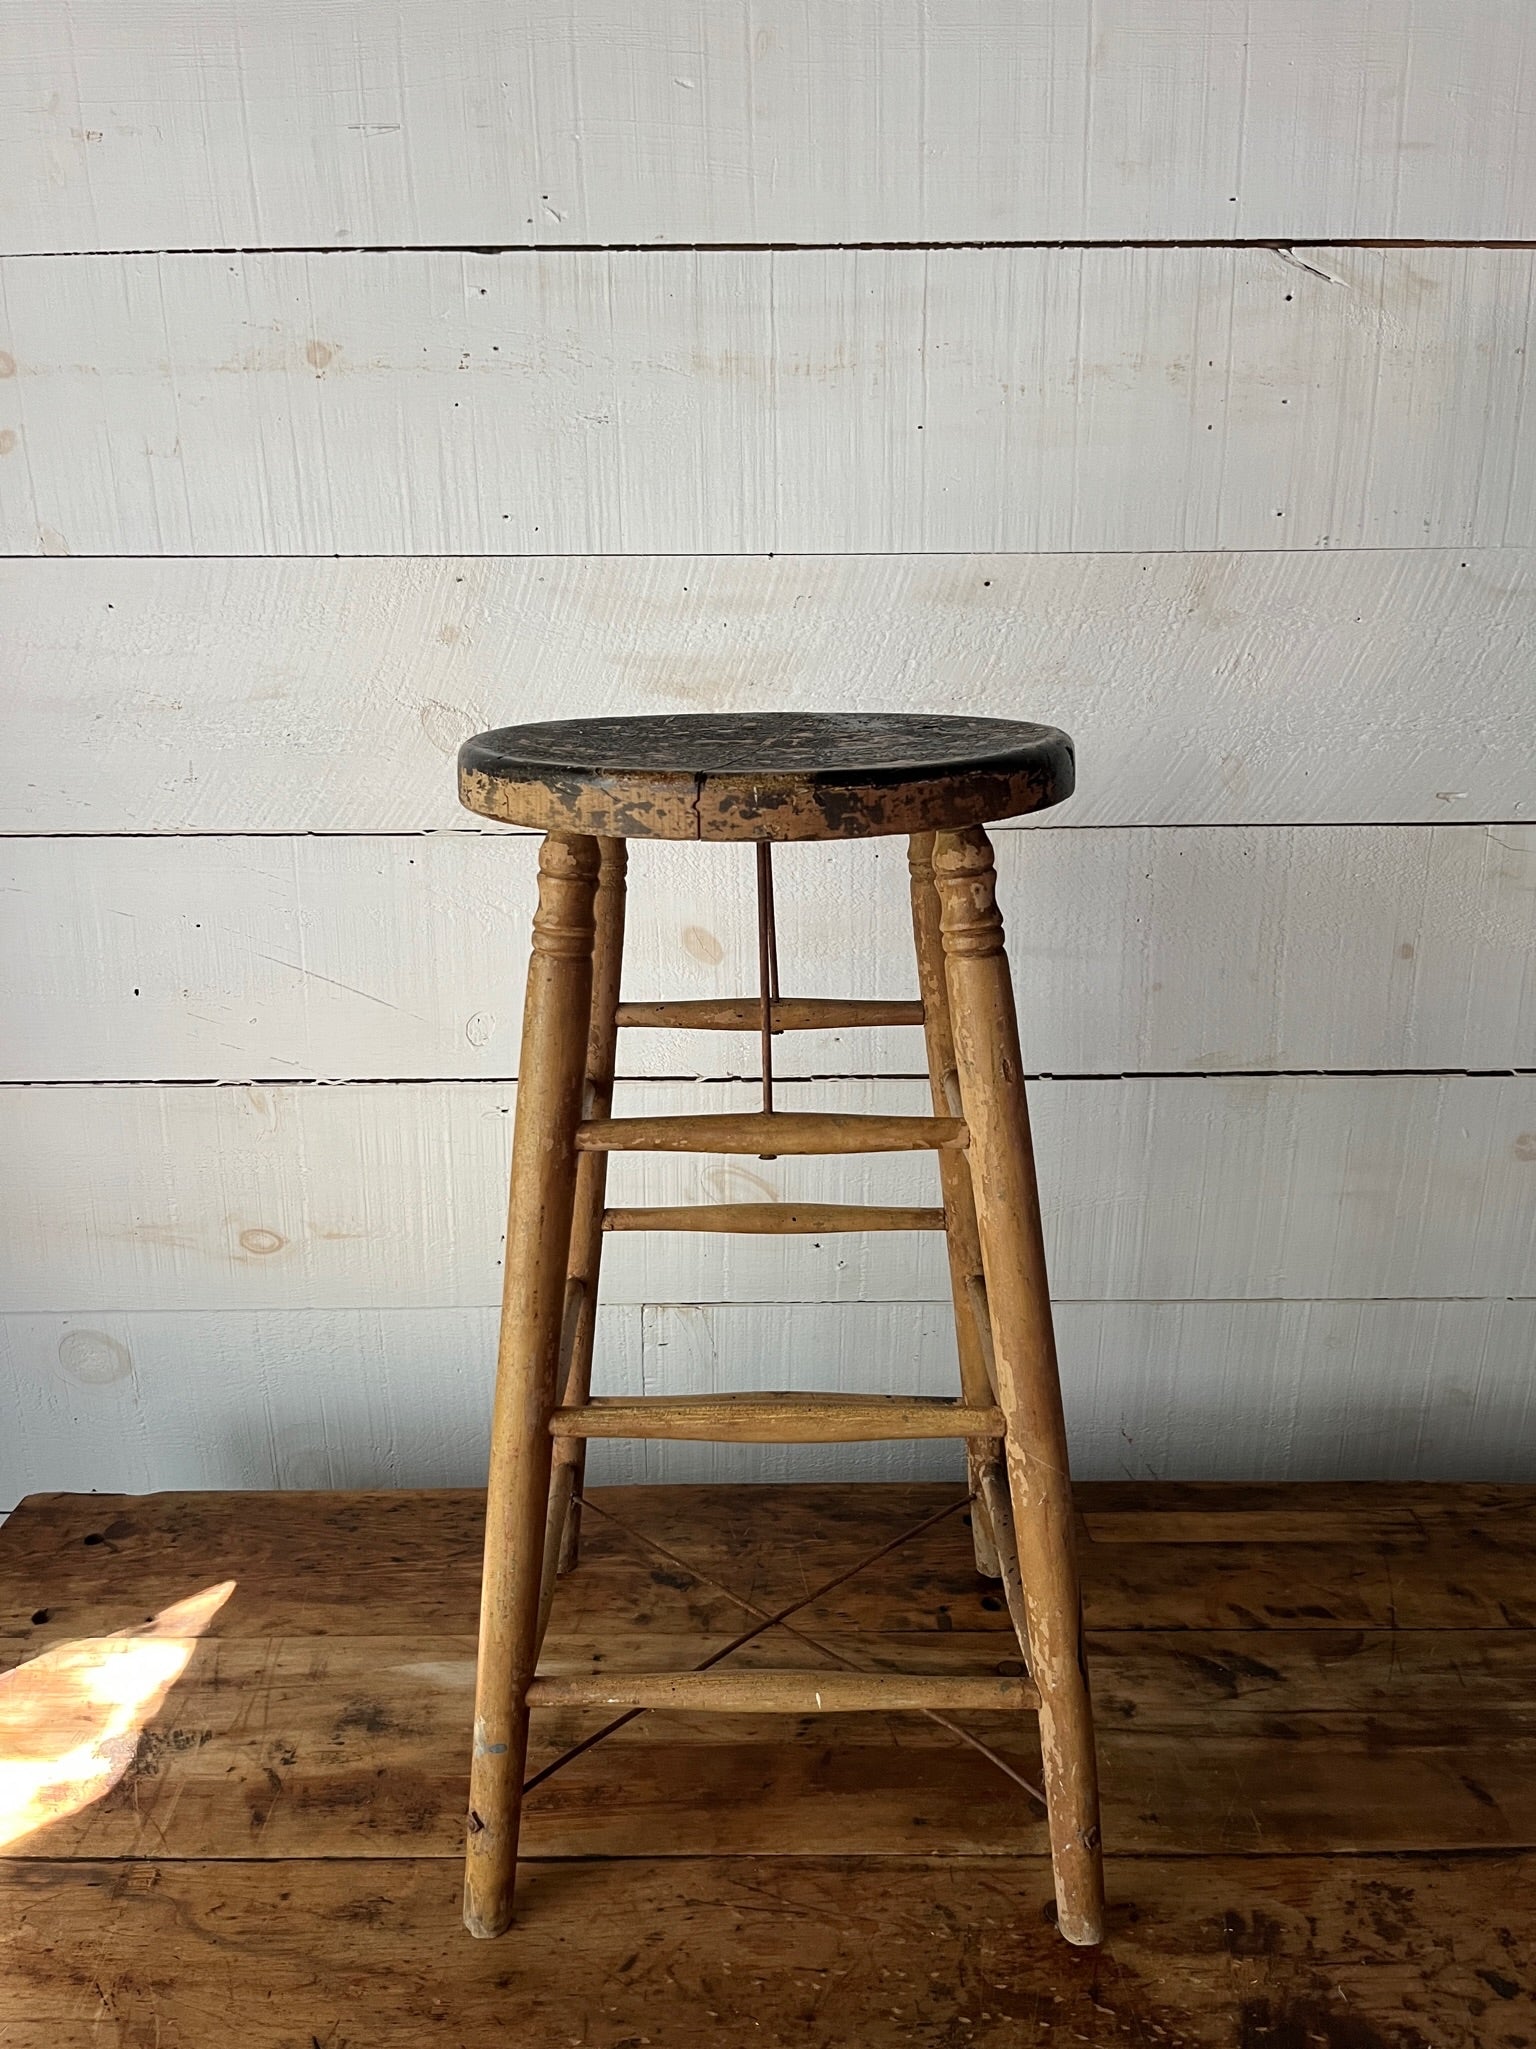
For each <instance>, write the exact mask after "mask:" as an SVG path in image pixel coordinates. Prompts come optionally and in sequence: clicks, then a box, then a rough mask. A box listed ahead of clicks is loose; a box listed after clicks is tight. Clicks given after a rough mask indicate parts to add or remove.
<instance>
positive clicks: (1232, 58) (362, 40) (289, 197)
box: [0, 0, 1536, 250]
mask: <svg viewBox="0 0 1536 2049" xmlns="http://www.w3.org/2000/svg"><path fill="white" fill-rule="evenodd" d="M1533 75H1536V43H1533V30H1532V23H1531V17H1530V13H1529V10H1528V9H1527V8H1526V7H1524V6H1523V5H1522V4H1521V0H1483V4H1478V5H1471V6H1469V5H1467V4H1466V0H1460V4H1457V0H1417V4H1413V0H1387V4H1381V0H1374V4H1370V0H1287V4H1286V5H1284V6H1271V7H1260V8H1251V7H1248V8H1244V7H1236V6H1233V5H1230V4H1228V0H1160V4H1159V5H1158V6H1157V7H1156V8H1148V7H1147V6H1146V5H1145V4H1141V0H1097V4H1094V5H1089V4H1088V0H980V4H968V5H961V4H959V0H928V4H924V5H922V6H917V5H910V4H901V5H892V4H890V0H837V4H836V5H834V6H823V7H818V6H809V7H807V6H803V5H795V4H792V0H751V4H746V0H709V4H708V5H707V6H699V5H697V4H694V0H644V4H639V5H637V4H635V0H581V4H579V5H576V4H565V5H561V6H555V7H549V6H543V7H535V6H533V5H531V4H529V0H514V4H498V5H495V6H488V5H474V6H470V5H457V6H450V7H443V6H434V5H432V4H430V0H401V4H396V5H393V6H390V7H387V8H386V7H380V6H377V5H371V4H367V0H326V4H325V5H324V6H322V7H315V6H312V5H306V4H304V0H262V5H261V7H260V9H259V11H256V12H253V11H252V10H251V9H250V8H249V7H245V6H242V5H240V4H239V0H200V4H199V5H198V6H197V7H196V8H195V9H193V10H189V9H188V8H187V7H186V6H185V5H184V4H178V0H52V4H41V0H33V4H30V5H26V6H21V7H15V8H13V9H12V10H11V11H10V19H9V21H8V26H7V51H6V61H5V67H4V70H3V71H0V136H3V137H4V138H5V147H4V149H3V151H0V185H3V189H4V190H5V192H6V225H5V246H6V247H7V248H10V249H42V250H56V249H99V248H109V249H115V248H165V247H185V246H196V247H202V246H210V245H212V246H220V247H222V246H227V245H234V246H237V247H250V246H253V245H257V244H261V243H267V244H273V243H275V244H278V245H280V246H285V245H290V244H304V243H308V244H314V243H321V244H331V243H349V242H350V243H387V242H397V243H398V242H406V243H428V242H453V243H463V242H468V243H504V242H516V243H522V242H688V241H727V242H739V241H777V242H783V241H815V242H824V241H834V242H835V241H888V240H919V241H927V240H954V239H967V238H976V237H1002V238H1014V239H1023V240H1060V239H1076V238H1089V239H1094V238H1104V239H1108V240H1121V239H1126V238H1132V239H1144V238H1148V237H1178V238H1185V237H1194V238H1204V237H1211V236H1217V237H1222V236H1233V235H1259V236H1272V235H1278V236H1283V237H1287V238H1294V237H1296V236H1298V235H1313V236H1323V235H1329V236H1342V237H1355V236H1358V237H1371V236H1410V237H1427V238H1431V239H1438V238H1445V239H1451V240H1477V239H1498V238H1504V237H1518V236H1522V235H1529V234H1531V233H1532V232H1536V201H1533V193H1536V153H1533V146H1532V137H1533V132H1536V109H1533V105H1532V98H1531V94H1532V85H1531V80H1532V77H1533Z"/></svg>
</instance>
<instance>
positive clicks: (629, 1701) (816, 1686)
mask: <svg viewBox="0 0 1536 2049" xmlns="http://www.w3.org/2000/svg"><path fill="white" fill-rule="evenodd" d="M1037 1698H1038V1697H1037V1695H1036V1693H1035V1689H1034V1687H1033V1686H1031V1685H1030V1684H1029V1682H1028V1680H1026V1679H1017V1678H999V1679H986V1678H981V1677H979V1676H973V1675H968V1674H965V1675H962V1674H957V1675H954V1676H946V1675H945V1674H942V1673H927V1672H918V1673H913V1672H839V1671H836V1670H834V1671H827V1670H825V1669H821V1670H812V1671H804V1672H796V1671H787V1670H783V1669H777V1670H773V1671H766V1672H728V1671H721V1672H625V1673H623V1674H622V1675H613V1676H605V1675H603V1674H601V1673H594V1674H591V1675H588V1676H585V1677H583V1676H579V1675H562V1676H557V1677H553V1678H549V1679H545V1678H542V1677H541V1678H538V1679H535V1680H534V1682H533V1684H532V1686H531V1687H530V1688H529V1689H528V1704H529V1706H530V1707H535V1708H676V1709H678V1710H679V1711H680V1712H682V1713H684V1714H689V1713H695V1714H698V1713H704V1714H716V1715H720V1714H736V1715H761V1714H769V1715H867V1714H890V1715H895V1714H910V1713H912V1712H914V1711H916V1712H919V1713H920V1712H922V1711H923V1710H925V1709H927V1708H955V1709H957V1710H958V1709H971V1710H977V1709H980V1710H982V1711H984V1712H985V1711H988V1710H993V1709H1000V1710H1002V1711H1003V1712H1005V1713H1007V1712H1012V1711H1017V1710H1021V1709H1024V1708H1032V1707H1034V1706H1036V1704H1037Z"/></svg>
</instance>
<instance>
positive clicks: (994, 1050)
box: [933, 827, 1104, 1943]
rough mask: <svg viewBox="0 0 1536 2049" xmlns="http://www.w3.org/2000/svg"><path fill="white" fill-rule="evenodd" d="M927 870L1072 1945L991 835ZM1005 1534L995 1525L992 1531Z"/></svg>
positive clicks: (1080, 1686) (1095, 1931)
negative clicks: (966, 1135)
mask: <svg viewBox="0 0 1536 2049" xmlns="http://www.w3.org/2000/svg"><path fill="white" fill-rule="evenodd" d="M933 871H934V882H935V886H936V888H937V891H938V896H939V902H940V906H941V926H942V932H943V941H944V967H945V979H946V983H947V986H948V992H949V1004H950V1024H951V1029H952V1031H953V1034H954V1050H955V1065H956V1071H957V1076H958V1082H959V1090H960V1099H961V1103H962V1105H963V1108H964V1112H965V1120H966V1125H967V1127H968V1129H969V1132H970V1141H971V1142H970V1150H969V1153H968V1160H969V1171H970V1174H971V1179H972V1183H973V1188H974V1195H975V1205H976V1226H977V1231H978V1234H979V1237H980V1244H981V1254H982V1259H983V1262H984V1265H985V1269H986V1286H987V1299H988V1303H989V1306H990V1315H991V1327H992V1354H993V1356H992V1366H993V1371H994V1373H995V1376H996V1381H997V1399H998V1405H999V1406H1000V1408H1001V1409H1002V1411H1003V1415H1004V1418H1005V1420H1006V1425H1007V1432H1006V1436H1005V1439H1004V1456H1005V1458H1006V1460H1007V1467H1008V1484H1009V1491H1010V1494H1011V1497H1012V1507H1013V1526H1014V1535H1015V1537H1016V1540H1017V1543H1018V1551H1019V1567H1020V1571H1021V1574H1022V1577H1023V1581H1024V1593H1025V1620H1026V1623H1027V1628H1028V1636H1029V1651H1030V1671H1031V1673H1032V1675H1033V1677H1034V1680H1035V1683H1036V1685H1037V1686H1038V1687H1039V1689H1040V1749H1041V1759H1042V1765H1043V1769H1044V1774H1045V1787H1046V1796H1047V1800H1048V1802H1049V1811H1050V1823H1051V1859H1052V1864H1053V1867H1054V1869H1055V1873H1056V1895H1057V1901H1058V1904H1059V1907H1060V1927H1061V1932H1062V1934H1063V1935H1064V1936H1065V1937H1066V1939H1067V1940H1068V1941H1069V1942H1077V1943H1094V1942H1098V1941H1099V1940H1100V1939H1101V1938H1102V1936H1103V1932H1104V1880H1103V1872H1102V1866H1101V1858H1100V1835H1099V1793H1098V1767H1097V1763H1096V1760H1095V1756H1094V1746H1093V1720H1092V1713H1091V1709H1090V1706H1089V1700H1088V1671H1087V1662H1086V1656H1085V1653H1084V1649H1083V1637H1082V1629H1083V1625H1082V1602H1081V1596H1080V1594H1079V1591H1078V1579H1077V1562H1076V1557H1075V1538H1074V1533H1073V1528H1072V1498H1071V1482H1070V1479H1069V1476H1068V1475H1069V1467H1068V1456H1067V1433H1066V1425H1065V1421H1064V1419H1063V1416H1062V1408H1061V1383H1060V1379H1059V1376H1058V1373H1057V1366H1056V1342H1055V1335H1054V1332H1053V1330H1052V1326H1051V1300H1050V1288H1049V1283H1048V1281H1047V1278H1046V1268H1045V1241H1044V1238H1043V1236H1042V1233H1041V1228H1040V1197H1039V1192H1038V1190H1037V1188H1036V1185H1035V1166H1034V1155H1033V1152H1032V1150H1031V1146H1030V1133H1029V1111H1028V1107H1027V1105H1026V1102H1025V1096H1024V1077H1023V1060H1022V1056H1021V1054H1020V1051H1019V1034H1018V1024H1017V1021H1016V1019H1015V1016H1014V1009H1013V987H1012V984H1011V982H1010V981H1009V979H1008V964H1007V961H1006V959H1005V958H1004V954H1003V923H1002V917H1001V915H1000V913H999V911H998V908H997V898H996V873H995V870H994V868H993V864H992V849H991V846H990V845H989V843H988V840H987V836H986V834H985V832H983V831H982V830H981V828H980V827H972V828H971V829H970V830H969V831H967V832H964V833H940V834H939V835H938V836H937V837H936V838H935V840H934V845H933ZM1001 1535H1002V1533H1001V1532H1000V1531H998V1530H996V1529H994V1531H993V1537H994V1541H996V1540H998V1539H1000V1538H1001Z"/></svg>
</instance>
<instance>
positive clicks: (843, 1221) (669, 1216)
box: [603, 1202, 986, 1396]
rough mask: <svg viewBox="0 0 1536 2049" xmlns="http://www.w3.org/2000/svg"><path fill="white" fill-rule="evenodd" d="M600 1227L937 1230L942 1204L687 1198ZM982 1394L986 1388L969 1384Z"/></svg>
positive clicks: (750, 1232)
mask: <svg viewBox="0 0 1536 2049" xmlns="http://www.w3.org/2000/svg"><path fill="white" fill-rule="evenodd" d="M603 1229H604V1230H605V1231H706V1232H707V1231H731V1232H741V1233H744V1234H745V1235H747V1236H767V1237H774V1236H779V1235H789V1236H798V1237H804V1236H807V1235H818V1234H820V1233H821V1232H823V1231H942V1230H943V1229H944V1212H943V1210H942V1209H890V1208H881V1207H880V1206H879V1205H878V1204H876V1203H867V1202H718V1203H689V1204H685V1205H682V1206H680V1207H674V1208H672V1209H665V1208H660V1207H657V1208H653V1209H610V1210H605V1211H604V1213H603ZM973 1392H975V1393H976V1394H978V1395H980V1396H985V1394H986V1390H985V1389H976V1390H973Z"/></svg>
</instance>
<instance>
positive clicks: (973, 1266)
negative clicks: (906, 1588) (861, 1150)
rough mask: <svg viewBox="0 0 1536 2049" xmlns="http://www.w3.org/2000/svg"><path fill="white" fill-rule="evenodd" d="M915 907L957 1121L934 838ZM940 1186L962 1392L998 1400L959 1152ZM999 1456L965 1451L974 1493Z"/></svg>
mask: <svg viewBox="0 0 1536 2049" xmlns="http://www.w3.org/2000/svg"><path fill="white" fill-rule="evenodd" d="M908 869H909V878H910V898H911V905H912V939H913V948H914V951H915V953H916V955H917V981H918V987H919V989H920V990H921V991H922V1005H923V1017H924V1039H925V1042H926V1048H927V1054H928V1082H929V1088H930V1090H931V1092H932V1095H933V1109H934V1115H935V1116H938V1117H958V1116H959V1115H960V1093H959V1086H958V1082H957V1080H956V1076H955V1039H954V1031H953V1028H952V1026H951V1023H950V1016H949V990H948V988H947V986H946V984H945V979H944V941H943V936H942V934H941V933H940V930H939V899H938V893H937V891H936V890H935V889H934V886H933V836H932V834H931V833H924V834H920V835H914V836H913V838H912V839H911V840H910V842H909V843H908ZM939 1185H940V1187H941V1188H942V1189H943V1191H944V1224H945V1231H946V1239H945V1251H946V1253H947V1256H948V1259H949V1281H950V1296H951V1299H952V1301H953V1302H954V1305H955V1346H956V1350H957V1352H958V1354H959V1360H960V1387H961V1391H962V1393H963V1394H964V1396H965V1399H966V1400H967V1401H968V1402H974V1403H980V1402H991V1401H995V1400H996V1398H997V1387H996V1384H995V1380H994V1376H993V1372H992V1361H991V1344H990V1335H989V1333H988V1331H987V1321H986V1305H985V1300H984V1299H983V1300H981V1301H980V1302H979V1303H978V1301H977V1298H976V1290H977V1289H978V1288H980V1287H981V1284H982V1282H981V1241H980V1239H979V1238H978V1236H977V1233H976V1203H975V1198H974V1196H973V1194H972V1192H971V1174H970V1168H969V1167H968V1166H967V1164H966V1162H965V1161H964V1160H962V1159H959V1158H958V1157H957V1156H955V1155H954V1154H950V1153H941V1154H940V1155H939ZM994 1456H995V1447H994V1446H993V1445H991V1444H989V1443H987V1442H986V1441H985V1440H983V1439H979V1438H978V1439H976V1440H974V1441H973V1442H972V1443H970V1444H968V1445H967V1446H966V1452H965V1459H966V1470H967V1472H968V1474H969V1476H970V1483H971V1493H972V1494H973V1495H980V1492H981V1477H982V1473H983V1472H984V1470H985V1469H986V1468H987V1466H988V1465H989V1464H990V1463H991V1462H992V1460H993V1458H994ZM974 1535H975V1539H976V1569H977V1571H978V1572H984V1573H986V1574H987V1575H988V1577H989V1578H992V1579H998V1578H1000V1577H1002V1576H1003V1573H1004V1566H1003V1563H1002V1560H1001V1558H1000V1556H999V1548H998V1545H997V1544H996V1543H995V1542H994V1540H993V1536H992V1502H991V1500H990V1499H989V1498H986V1497H982V1498H981V1499H980V1500H979V1501H978V1503H977V1506H976V1509H975V1511H974Z"/></svg>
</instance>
